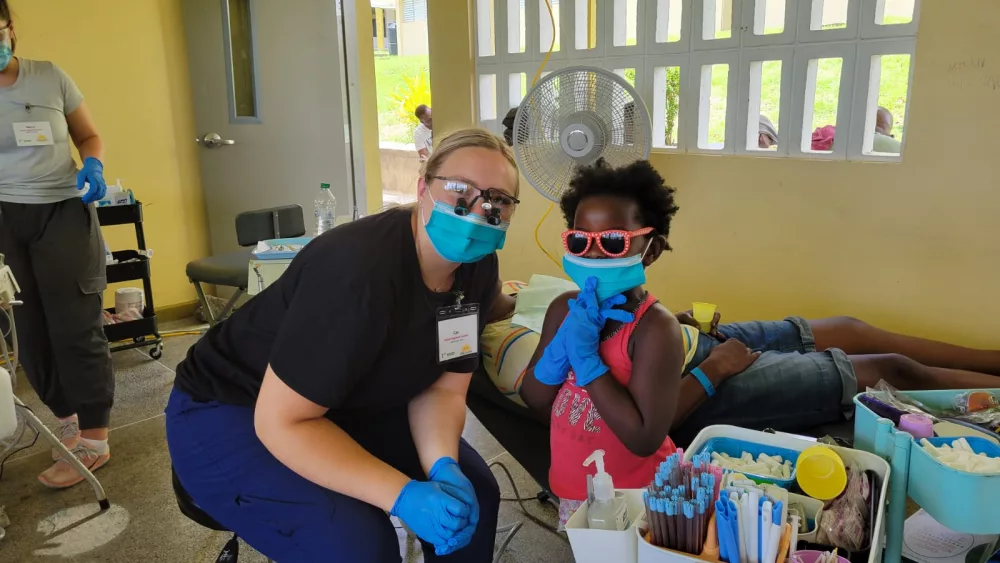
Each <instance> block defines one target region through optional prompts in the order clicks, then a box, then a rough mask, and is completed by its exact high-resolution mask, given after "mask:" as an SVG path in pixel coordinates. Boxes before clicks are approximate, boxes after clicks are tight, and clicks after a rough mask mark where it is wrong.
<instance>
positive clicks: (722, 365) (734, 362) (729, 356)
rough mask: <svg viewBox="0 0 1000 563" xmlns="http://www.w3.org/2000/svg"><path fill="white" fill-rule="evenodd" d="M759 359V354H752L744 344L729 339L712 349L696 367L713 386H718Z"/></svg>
mask: <svg viewBox="0 0 1000 563" xmlns="http://www.w3.org/2000/svg"><path fill="white" fill-rule="evenodd" d="M759 357H760V352H754V351H752V350H750V348H747V346H746V344H743V343H742V342H740V341H739V340H736V339H735V338H730V339H729V340H726V341H725V342H723V343H722V344H719V345H718V346H716V347H715V348H712V351H711V352H710V353H709V354H708V358H706V359H705V361H704V362H702V363H701V365H700V366H698V367H700V368H701V370H702V371H703V372H705V375H707V376H708V378H709V379H710V380H712V383H713V384H714V385H718V384H720V383H722V382H723V381H725V380H726V379H728V378H730V377H732V376H734V375H736V374H739V373H743V372H744V371H745V370H746V369H747V368H748V367H750V366H751V365H752V364H753V363H754V362H755V361H757V358H759Z"/></svg>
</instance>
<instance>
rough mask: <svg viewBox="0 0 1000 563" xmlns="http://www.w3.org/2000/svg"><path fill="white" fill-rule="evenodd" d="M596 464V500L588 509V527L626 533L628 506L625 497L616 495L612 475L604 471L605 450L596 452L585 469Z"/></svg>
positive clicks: (588, 460) (587, 462)
mask: <svg viewBox="0 0 1000 563" xmlns="http://www.w3.org/2000/svg"><path fill="white" fill-rule="evenodd" d="M592 463H595V464H596V465H597V474H595V475H594V500H593V502H591V503H590V505H589V506H588V507H587V525H588V526H590V529H591V530H611V531H613V532H614V531H618V532H621V531H624V530H626V529H628V527H629V525H630V524H631V523H630V522H629V518H628V505H627V504H626V503H625V498H624V497H623V496H616V495H615V484H614V481H612V480H611V475H609V474H608V473H606V472H605V471H604V450H596V451H595V452H594V453H592V454H590V457H588V458H587V459H586V461H584V462H583V465H584V467H588V466H590V464H592Z"/></svg>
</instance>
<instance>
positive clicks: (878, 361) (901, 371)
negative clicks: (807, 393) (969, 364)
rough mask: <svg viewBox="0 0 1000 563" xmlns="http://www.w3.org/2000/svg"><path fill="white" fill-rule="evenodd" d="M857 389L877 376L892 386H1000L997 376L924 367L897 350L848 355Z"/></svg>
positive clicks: (925, 387) (867, 384) (922, 387)
mask: <svg viewBox="0 0 1000 563" xmlns="http://www.w3.org/2000/svg"><path fill="white" fill-rule="evenodd" d="M848 357H849V358H850V360H851V363H852V364H853V365H854V373H855V375H857V378H858V389H865V388H866V387H875V386H876V385H877V384H878V382H879V380H880V379H884V380H886V381H887V382H888V383H889V384H890V385H892V386H893V387H895V388H896V389H901V390H904V391H906V390H923V389H983V388H987V389H988V388H993V387H1000V377H997V376H995V375H987V374H985V373H976V372H972V371H964V370H958V369H947V368H937V367H928V366H925V365H923V364H921V363H919V362H917V361H915V360H912V359H910V358H908V357H906V356H902V355H900V354H869V355H861V356H857V355H854V356H848Z"/></svg>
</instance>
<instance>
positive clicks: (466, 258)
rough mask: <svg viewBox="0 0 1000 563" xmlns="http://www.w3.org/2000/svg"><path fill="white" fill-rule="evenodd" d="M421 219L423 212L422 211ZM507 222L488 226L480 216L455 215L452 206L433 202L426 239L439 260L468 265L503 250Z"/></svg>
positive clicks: (508, 224)
mask: <svg viewBox="0 0 1000 563" xmlns="http://www.w3.org/2000/svg"><path fill="white" fill-rule="evenodd" d="M420 213H421V216H423V210H422V209H421V212H420ZM509 226H510V223H507V222H504V223H501V224H499V225H495V226H494V225H490V224H489V223H487V222H486V218H485V217H483V216H482V215H477V214H475V213H469V214H468V215H464V216H463V215H456V214H455V206H453V205H448V204H447V203H442V202H440V201H435V202H434V209H433V210H432V211H431V218H430V220H429V221H427V225H426V229H427V236H428V237H429V238H430V239H431V245H433V246H434V250H436V251H437V253H438V254H440V255H441V257H442V258H444V259H445V260H447V261H449V262H455V263H463V264H471V263H473V262H478V261H480V260H482V259H483V258H486V257H487V256H489V255H490V254H493V253H494V252H496V251H497V250H500V249H501V248H503V244H504V242H505V241H506V240H507V227H509Z"/></svg>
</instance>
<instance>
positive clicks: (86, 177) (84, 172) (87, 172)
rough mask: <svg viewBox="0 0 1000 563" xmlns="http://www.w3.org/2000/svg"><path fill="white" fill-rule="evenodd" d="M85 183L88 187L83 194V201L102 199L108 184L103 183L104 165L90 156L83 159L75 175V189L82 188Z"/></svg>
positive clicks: (91, 201)
mask: <svg viewBox="0 0 1000 563" xmlns="http://www.w3.org/2000/svg"><path fill="white" fill-rule="evenodd" d="M85 183H88V184H90V189H88V190H87V193H85V194H83V202H84V203H94V202H95V201H97V200H99V199H103V198H104V194H105V193H106V192H107V191H108V186H107V184H105V183H104V165H103V164H101V161H100V160H97V159H96V158H94V157H92V156H88V157H87V159H86V160H84V161H83V168H81V169H80V172H78V173H77V175H76V189H77V190H78V191H79V190H82V189H83V185H84V184H85Z"/></svg>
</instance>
